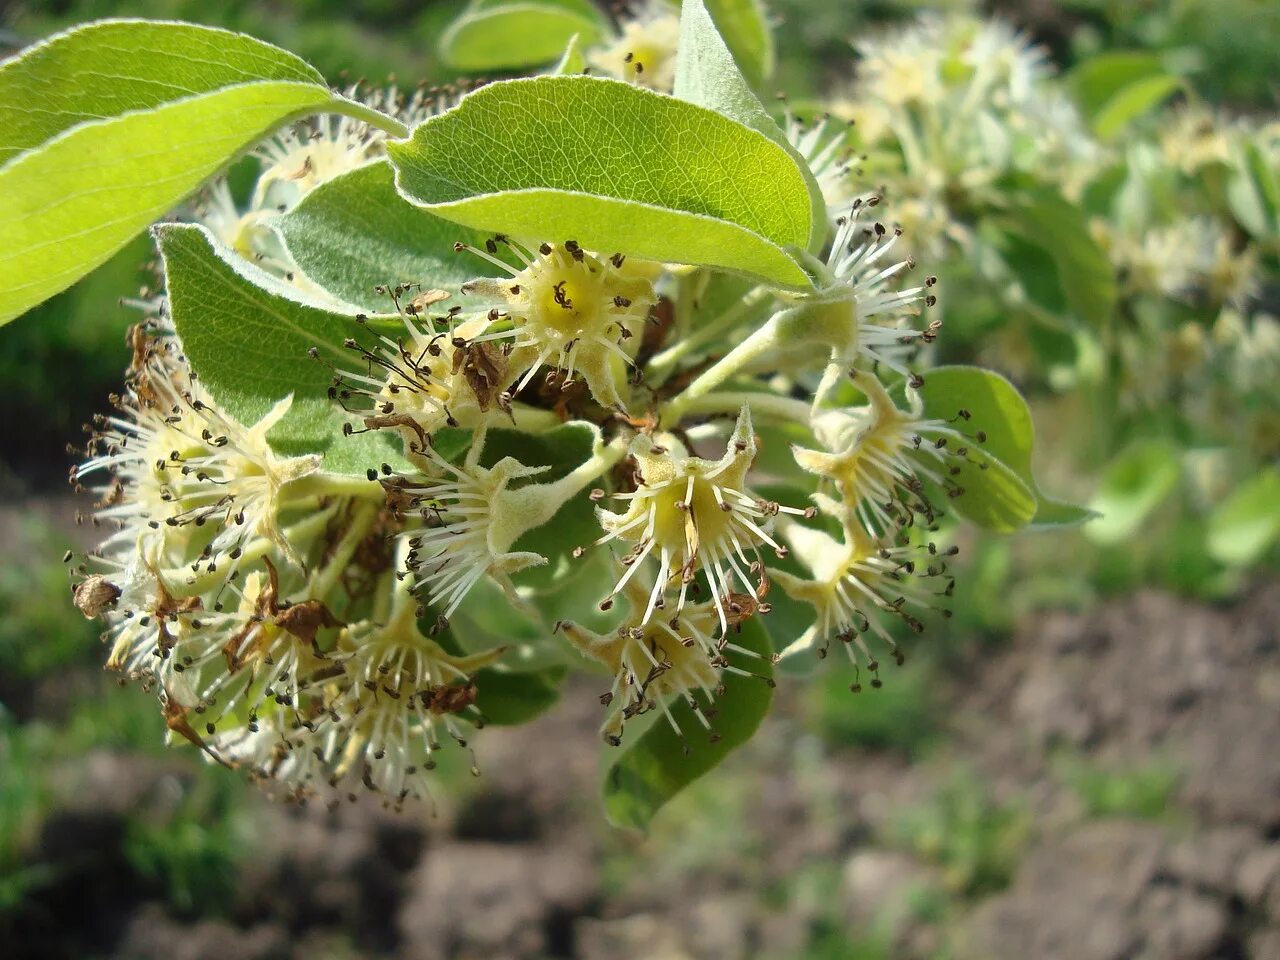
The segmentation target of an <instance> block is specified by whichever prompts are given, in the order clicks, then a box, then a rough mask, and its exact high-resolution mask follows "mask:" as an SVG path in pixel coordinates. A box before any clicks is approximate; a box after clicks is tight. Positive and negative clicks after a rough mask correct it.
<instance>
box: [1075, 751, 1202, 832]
mask: <svg viewBox="0 0 1280 960" xmlns="http://www.w3.org/2000/svg"><path fill="white" fill-rule="evenodd" d="M1054 773H1055V775H1056V776H1057V778H1058V780H1059V781H1061V782H1062V783H1063V784H1065V785H1066V786H1067V787H1069V788H1070V789H1071V791H1072V792H1073V793H1074V794H1075V796H1076V798H1077V799H1078V800H1079V801H1080V804H1081V807H1082V808H1083V811H1084V815H1085V816H1086V817H1135V818H1138V819H1142V820H1166V819H1168V818H1170V817H1171V816H1172V815H1173V814H1174V813H1175V811H1174V809H1173V807H1172V801H1173V794H1174V791H1175V790H1176V789H1177V787H1178V781H1179V779H1180V774H1179V772H1178V770H1177V768H1176V767H1175V766H1174V765H1173V764H1171V763H1166V762H1163V761H1159V760H1153V761H1149V762H1146V763H1143V764H1140V765H1138V766H1134V767H1127V768H1125V769H1122V770H1116V769H1109V768H1106V767H1103V766H1100V765H1099V764H1097V763H1093V762H1089V761H1086V760H1084V759H1082V758H1066V757H1062V758H1059V759H1058V760H1056V761H1055V762H1054Z"/></svg>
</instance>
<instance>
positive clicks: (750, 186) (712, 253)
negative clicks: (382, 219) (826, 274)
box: [388, 77, 813, 287]
mask: <svg viewBox="0 0 1280 960" xmlns="http://www.w3.org/2000/svg"><path fill="white" fill-rule="evenodd" d="M388 152H389V153H390V155H391V160H392V163H393V164H395V166H396V186H397V188H398V189H399V190H400V192H401V193H402V194H403V195H405V196H406V197H407V198H408V199H409V200H410V201H412V202H414V203H416V204H419V205H421V206H423V207H425V208H427V209H428V210H430V211H431V212H433V213H435V214H436V215H438V216H441V217H444V218H445V219H447V220H452V221H454V222H456V223H462V224H465V225H467V226H471V227H475V228H476V229H480V230H494V231H502V232H507V233H513V234H516V235H520V236H526V237H534V238H543V239H552V240H555V239H574V240H577V241H578V242H580V243H581V244H583V246H586V247H588V248H590V249H594V250H603V251H608V252H614V251H618V252H621V253H625V254H630V255H635V256H637V257H644V258H646V259H651V260H660V261H664V262H675V263H691V264H702V265H708V266H717V267H722V268H724V269H727V270H732V271H735V272H739V273H745V274H750V275H755V276H759V277H763V278H765V279H767V280H772V281H774V282H776V283H779V284H783V285H787V286H794V287H804V286H809V285H810V281H809V279H808V277H807V275H806V274H805V272H804V271H803V270H802V269H801V268H800V266H799V265H798V264H797V263H796V261H795V259H794V258H793V257H792V256H791V255H790V254H788V253H787V252H785V249H784V248H787V247H804V246H805V244H806V243H807V242H808V239H809V233H810V229H811V227H812V221H813V213H812V204H811V202H810V198H809V191H808V188H807V185H806V183H805V178H804V176H803V175H802V174H801V172H800V170H799V169H797V167H796V164H795V161H794V160H793V159H792V158H791V156H790V155H789V154H788V153H787V152H786V151H785V150H784V149H782V148H781V147H780V146H778V145H777V144H776V143H773V142H772V141H771V140H769V139H768V138H767V137H765V136H764V135H763V134H761V133H759V132H757V131H755V130H752V129H750V128H748V127H745V126H743V125H741V124H739V123H737V122H735V121H733V120H731V119H729V118H727V117H723V116H721V115H719V114H718V113H715V112H714V111H711V110H707V109H704V108H702V107H698V106H695V105H693V104H690V103H684V102H682V101H680V100H675V99H673V98H671V97H666V96H663V95H661V94H657V93H653V92H651V91H648V90H643V89H640V88H638V87H634V86H632V85H630V84H626V83H621V82H619V81H616V80H605V79H600V78H595V77H535V78H531V79H525V80H510V81H506V82H502V83H493V84H490V85H489V86H486V87H482V88H481V89H479V90H477V91H476V92H475V93H472V94H471V95H469V96H468V97H466V98H465V99H463V101H462V102H461V103H460V104H459V105H458V106H457V107H455V108H454V109H453V110H450V111H448V112H447V113H444V114H441V115H440V116H437V117H433V118H431V119H430V120H427V121H426V122H425V123H423V124H421V125H420V126H419V127H418V128H417V129H416V130H415V131H414V133H413V137H412V138H411V139H409V140H407V141H394V142H392V143H390V144H389V145H388Z"/></svg>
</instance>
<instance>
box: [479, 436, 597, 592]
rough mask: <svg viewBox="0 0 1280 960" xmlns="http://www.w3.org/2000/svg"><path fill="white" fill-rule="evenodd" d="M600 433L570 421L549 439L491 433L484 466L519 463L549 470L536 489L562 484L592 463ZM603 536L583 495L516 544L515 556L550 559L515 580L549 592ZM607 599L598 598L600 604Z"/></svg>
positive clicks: (592, 509)
mask: <svg viewBox="0 0 1280 960" xmlns="http://www.w3.org/2000/svg"><path fill="white" fill-rule="evenodd" d="M598 438H599V432H598V430H597V429H596V428H595V427H594V426H593V425H592V424H589V423H586V422H580V421H571V422H569V423H566V424H563V425H561V426H559V427H556V428H555V429H553V430H548V431H547V432H546V433H540V434H536V435H535V434H530V433H519V432H516V431H514V430H499V429H494V430H490V431H489V434H488V439H487V440H486V441H485V450H484V457H483V458H482V459H483V462H484V463H485V464H487V465H491V464H493V463H496V462H497V461H498V460H501V459H502V458H503V457H515V458H516V459H517V460H519V461H520V462H521V463H523V464H526V465H528V466H531V467H532V466H548V467H550V468H551V469H550V470H548V471H547V472H546V473H544V474H539V475H538V476H537V477H534V478H533V481H534V482H537V483H549V482H551V481H554V480H558V479H560V478H561V477H563V476H564V475H565V474H567V473H569V472H570V471H572V470H573V469H574V468H575V467H578V466H581V465H582V464H583V463H585V462H586V461H587V460H589V459H590V458H591V453H592V449H593V446H594V444H595V442H596V440H597V439H598ZM599 535H600V525H599V523H598V522H597V521H596V518H595V505H594V504H593V503H592V502H591V499H590V498H589V497H588V496H587V491H586V490H583V491H582V492H581V493H579V494H578V495H577V496H575V497H573V498H571V499H570V500H569V501H568V502H567V503H565V504H564V506H562V507H561V508H560V509H559V510H558V511H557V512H556V514H555V516H554V517H552V518H551V519H550V520H549V521H548V522H546V523H544V524H543V525H542V526H540V527H534V528H533V529H532V530H530V531H529V532H528V533H526V534H525V535H524V536H523V537H521V538H520V539H519V540H517V541H516V543H515V544H514V546H513V547H512V549H513V550H531V551H533V552H534V553H540V554H542V555H543V556H544V557H546V558H547V562H546V564H545V565H543V566H540V567H530V568H528V569H526V570H522V571H521V572H520V573H518V574H516V575H515V580H516V583H518V584H520V585H522V586H526V585H527V586H531V587H533V588H534V589H546V588H548V587H550V586H551V585H552V584H554V583H556V582H557V581H559V580H561V579H562V578H563V577H564V576H565V575H566V574H568V573H570V572H572V570H573V569H574V568H580V567H581V566H582V564H581V561H580V560H575V559H574V558H573V556H572V554H573V550H574V548H575V547H580V546H585V545H586V544H589V543H591V541H593V540H595V539H596V537H598V536H599ZM603 596H604V594H603V593H602V594H601V595H600V596H599V597H596V598H595V599H596V601H599V600H600V599H602V598H603Z"/></svg>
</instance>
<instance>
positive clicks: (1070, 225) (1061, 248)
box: [1000, 187, 1116, 326]
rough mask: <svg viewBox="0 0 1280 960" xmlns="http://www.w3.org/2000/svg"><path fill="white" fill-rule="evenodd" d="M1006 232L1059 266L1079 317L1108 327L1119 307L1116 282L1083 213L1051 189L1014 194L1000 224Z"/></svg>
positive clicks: (1070, 302) (1061, 283)
mask: <svg viewBox="0 0 1280 960" xmlns="http://www.w3.org/2000/svg"><path fill="white" fill-rule="evenodd" d="M1000 219H1001V220H1002V221H1003V225H1004V226H1005V228H1006V229H1008V230H1009V231H1011V232H1012V233H1015V234H1017V235H1019V236H1020V237H1021V238H1022V239H1023V240H1024V241H1026V242H1027V243H1029V244H1032V245H1034V246H1036V247H1039V248H1040V249H1041V250H1043V251H1044V252H1045V253H1047V254H1048V255H1049V257H1050V258H1052V260H1053V263H1054V264H1055V265H1056V266H1057V271H1058V277H1057V279H1058V285H1059V287H1060V289H1061V291H1062V297H1063V299H1064V301H1065V302H1066V304H1067V305H1068V306H1069V307H1070V308H1071V311H1072V312H1073V313H1074V314H1075V315H1076V317H1077V318H1078V319H1079V320H1081V321H1082V322H1084V323H1087V324H1091V325H1094V326H1097V325H1100V324H1102V323H1104V322H1105V321H1106V320H1107V318H1108V317H1110V315H1111V311H1112V309H1114V307H1115V302H1116V279H1115V273H1114V271H1113V270H1112V269H1111V263H1110V261H1108V260H1107V256H1106V254H1104V253H1103V252H1102V250H1101V249H1100V248H1099V247H1098V245H1097V244H1096V243H1095V242H1094V240H1093V237H1092V236H1091V235H1090V233H1089V225H1088V223H1087V222H1086V221H1085V217H1084V214H1083V213H1082V212H1081V211H1080V209H1079V208H1078V207H1076V206H1075V205H1073V204H1071V203H1069V202H1068V201H1067V200H1065V199H1064V198H1063V197H1062V195H1061V194H1059V193H1058V192H1057V191H1056V190H1054V189H1052V188H1049V187H1039V188H1035V189H1030V190H1024V191H1020V192H1017V193H1014V194H1013V195H1012V196H1011V197H1010V206H1009V211H1008V213H1007V214H1006V215H1004V216H1003V217H1001V218H1000Z"/></svg>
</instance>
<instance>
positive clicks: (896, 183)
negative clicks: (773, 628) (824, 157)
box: [833, 14, 1097, 260]
mask: <svg viewBox="0 0 1280 960" xmlns="http://www.w3.org/2000/svg"><path fill="white" fill-rule="evenodd" d="M858 52H859V53H860V54H861V56H862V60H861V62H860V64H859V68H858V74H857V78H856V80H855V82H854V84H853V85H852V87H851V88H850V89H849V90H848V92H847V93H846V95H845V96H844V97H842V98H840V99H839V100H838V101H837V102H836V104H835V105H834V107H833V110H834V112H835V113H836V114H837V115H838V116H841V117H844V118H845V119H847V120H851V121H853V122H854V127H853V131H852V136H851V139H852V140H853V142H854V143H855V144H856V146H857V149H858V150H859V151H860V152H861V153H862V154H863V157H862V160H861V163H860V164H859V166H860V168H861V170H862V172H863V174H864V175H865V176H866V177H868V178H870V179H871V181H872V182H875V183H880V184H883V185H884V186H883V188H882V189H883V190H884V192H885V195H886V196H887V197H888V199H889V200H890V201H891V202H892V203H893V204H894V208H895V211H896V213H897V217H898V219H899V221H900V222H901V223H902V224H903V226H904V228H905V229H906V230H907V231H908V233H909V234H910V235H911V236H912V237H913V238H914V243H915V247H916V249H917V250H918V251H920V253H921V255H926V256H928V257H930V258H931V259H934V260H936V259H939V258H941V257H942V256H944V255H945V254H946V253H947V252H948V251H949V248H950V247H951V246H952V245H955V244H959V245H961V246H967V245H969V244H970V243H972V241H973V235H972V233H971V232H970V231H969V230H968V229H967V227H966V223H967V214H968V213H969V211H971V210H972V209H974V208H978V207H981V206H982V205H984V204H986V203H989V202H992V201H993V200H994V199H996V198H997V196H998V191H999V189H1000V188H999V186H998V183H997V181H999V179H1000V178H1001V177H1004V176H1006V175H1008V174H1011V173H1016V172H1034V171H1037V170H1041V169H1045V168H1050V169H1055V170H1059V169H1060V170H1064V171H1066V172H1067V173H1068V174H1070V175H1077V174H1079V173H1080V172H1081V170H1082V165H1087V164H1090V163H1091V162H1092V159H1093V157H1094V155H1095V153H1096V152H1097V148H1096V147H1095V145H1094V142H1093V140H1092V138H1091V137H1090V136H1089V135H1088V134H1087V132H1086V129H1085V126H1084V122H1083V120H1082V119H1081V117H1080V116H1079V114H1078V113H1077V111H1076V108H1075V106H1074V104H1073V103H1072V101H1071V100H1070V99H1069V98H1068V97H1067V96H1066V94H1065V93H1064V92H1062V91H1061V90H1060V89H1058V88H1056V87H1054V86H1053V85H1052V84H1051V83H1050V82H1049V81H1050V71H1049V68H1048V66H1047V65H1046V63H1045V57H1044V53H1043V52H1042V51H1041V50H1039V49H1037V48H1036V47H1034V46H1032V45H1031V44H1030V42H1029V41H1028V40H1027V38H1026V37H1025V36H1023V35H1021V34H1019V33H1017V32H1016V31H1014V30H1013V29H1012V28H1010V27H1008V26H1007V25H1006V24H1004V23H1002V22H999V21H985V20H980V19H978V18H975V17H972V16H968V15H961V14H956V15H951V16H941V15H935V16H929V17H923V18H921V19H920V20H918V21H916V22H914V23H911V24H909V25H907V26H904V27H901V28H897V29H894V30H890V31H887V32H885V33H883V34H880V35H878V36H873V37H868V38H866V39H864V40H861V41H859V43H858ZM1068 188H1070V184H1068Z"/></svg>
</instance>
